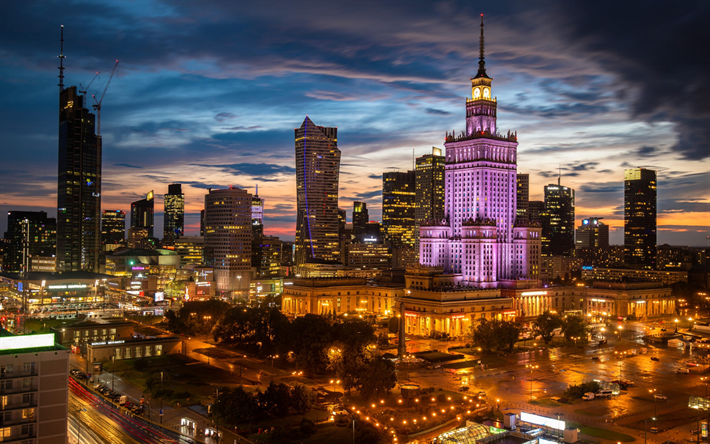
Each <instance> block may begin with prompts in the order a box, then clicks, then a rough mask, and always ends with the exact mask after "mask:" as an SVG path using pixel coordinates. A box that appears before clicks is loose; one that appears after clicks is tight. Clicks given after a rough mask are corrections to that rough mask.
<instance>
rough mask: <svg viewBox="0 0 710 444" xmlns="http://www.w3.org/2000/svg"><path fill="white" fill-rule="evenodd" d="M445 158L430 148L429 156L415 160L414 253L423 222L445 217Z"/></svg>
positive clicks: (436, 150) (438, 151)
mask: <svg viewBox="0 0 710 444" xmlns="http://www.w3.org/2000/svg"><path fill="white" fill-rule="evenodd" d="M445 165H446V158H445V157H444V156H443V155H442V150H441V148H436V147H432V149H431V154H426V155H424V156H422V157H418V158H417V159H416V167H415V170H414V171H415V176H416V178H415V188H416V189H415V200H416V208H415V210H414V225H415V229H414V239H415V241H414V244H415V246H414V251H415V252H416V253H417V255H418V253H419V227H420V226H421V225H422V223H423V222H426V221H432V220H442V219H444V218H445V217H446V215H445V211H444V199H445V198H446V193H445V191H446V190H445V188H446V187H445V184H444V175H445V174H446V167H445Z"/></svg>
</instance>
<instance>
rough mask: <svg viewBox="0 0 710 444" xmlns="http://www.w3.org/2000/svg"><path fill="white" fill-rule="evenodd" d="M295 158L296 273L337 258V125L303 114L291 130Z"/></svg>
mask: <svg viewBox="0 0 710 444" xmlns="http://www.w3.org/2000/svg"><path fill="white" fill-rule="evenodd" d="M294 139H295V151H296V152H295V160H296V201H297V203H296V205H297V212H296V237H295V249H296V252H295V255H296V263H295V265H296V273H297V274H302V275H303V276H304V277H306V276H307V274H308V264H331V265H336V264H338V263H339V262H340V261H341V258H340V239H339V229H338V184H339V176H340V150H339V149H338V129H337V128H331V127H324V126H317V125H316V124H314V123H313V121H311V119H310V118H308V117H306V118H305V119H304V121H303V124H302V125H301V127H300V128H297V129H295V130H294Z"/></svg>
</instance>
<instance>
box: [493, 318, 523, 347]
mask: <svg viewBox="0 0 710 444" xmlns="http://www.w3.org/2000/svg"><path fill="white" fill-rule="evenodd" d="M494 331H495V332H496V338H498V349H499V350H500V349H503V350H507V351H513V347H515V343H516V342H518V339H520V332H522V331H523V326H522V325H520V323H518V322H515V321H495V322H494Z"/></svg>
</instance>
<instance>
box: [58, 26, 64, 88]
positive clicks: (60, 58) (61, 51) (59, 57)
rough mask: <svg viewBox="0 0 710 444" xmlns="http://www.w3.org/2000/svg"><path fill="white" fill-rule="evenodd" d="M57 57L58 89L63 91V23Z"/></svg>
mask: <svg viewBox="0 0 710 444" xmlns="http://www.w3.org/2000/svg"><path fill="white" fill-rule="evenodd" d="M57 58H58V59H59V85H58V86H59V91H60V92H61V91H64V59H66V57H65V56H64V25H62V40H61V49H60V51H59V55H58V56H57Z"/></svg>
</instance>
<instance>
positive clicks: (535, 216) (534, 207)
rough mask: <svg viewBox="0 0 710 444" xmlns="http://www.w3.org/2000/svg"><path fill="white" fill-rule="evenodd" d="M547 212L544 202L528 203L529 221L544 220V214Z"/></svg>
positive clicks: (533, 201)
mask: <svg viewBox="0 0 710 444" xmlns="http://www.w3.org/2000/svg"><path fill="white" fill-rule="evenodd" d="M544 212H545V202H544V201H542V200H531V201H528V219H529V220H537V221H541V220H542V213H544Z"/></svg>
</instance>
